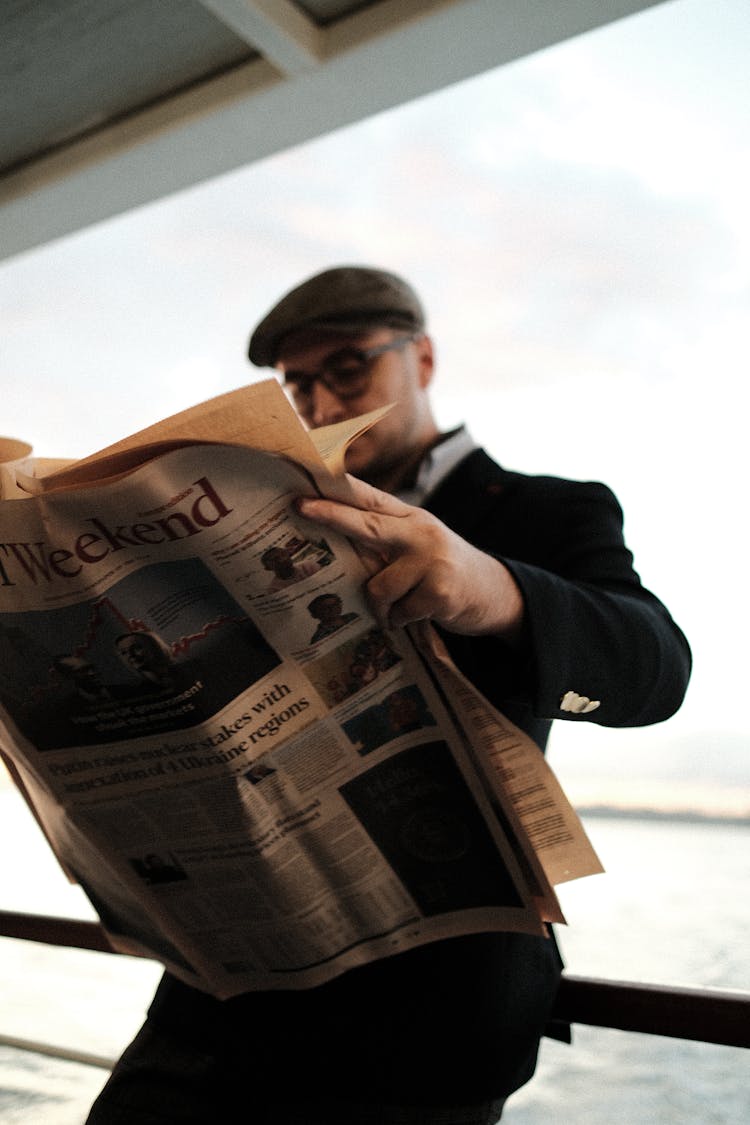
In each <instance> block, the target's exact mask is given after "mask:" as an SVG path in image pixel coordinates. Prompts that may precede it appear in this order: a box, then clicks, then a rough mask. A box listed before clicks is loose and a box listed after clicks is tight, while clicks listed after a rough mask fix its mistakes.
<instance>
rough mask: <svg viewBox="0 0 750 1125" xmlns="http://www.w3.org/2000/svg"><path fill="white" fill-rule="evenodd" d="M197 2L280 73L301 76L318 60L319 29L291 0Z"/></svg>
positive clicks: (321, 52)
mask: <svg viewBox="0 0 750 1125" xmlns="http://www.w3.org/2000/svg"><path fill="white" fill-rule="evenodd" d="M200 3H201V4H202V5H203V7H204V8H208V10H209V11H210V12H211V13H212V14H213V15H215V16H216V18H217V19H219V20H220V21H221V22H222V23H223V24H224V25H225V26H226V27H228V28H230V29H231V30H232V31H233V32H234V33H235V34H236V35H239V37H240V39H244V41H245V42H246V43H247V44H248V45H249V46H250V47H252V48H253V49H254V50H256V51H258V53H259V54H261V55H263V57H264V58H265V59H267V61H268V62H270V63H272V64H273V66H275V67H276V68H277V70H280V71H281V73H282V74H287V75H294V74H303V73H304V72H305V71H307V70H310V69H311V68H313V67H315V66H318V65H319V64H320V62H321V61H322V58H323V33H322V31H321V28H319V27H318V26H317V24H315V23H313V21H312V20H311V19H309V18H308V16H306V15H305V13H304V12H303V11H301V9H300V8H298V7H297V5H296V4H293V3H291V0H200Z"/></svg>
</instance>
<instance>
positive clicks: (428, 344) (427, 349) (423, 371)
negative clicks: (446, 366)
mask: <svg viewBox="0 0 750 1125" xmlns="http://www.w3.org/2000/svg"><path fill="white" fill-rule="evenodd" d="M414 345H415V347H416V349H417V360H418V362H419V386H420V387H421V389H422V390H423V391H424V390H426V388H427V387H429V385H430V383H431V382H432V376H433V375H434V374H435V349H434V346H433V343H432V340H431V338H430V337H429V336H420V337H419V339H417V340H415V341H414Z"/></svg>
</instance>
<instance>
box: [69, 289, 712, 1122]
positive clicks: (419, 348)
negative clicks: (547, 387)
mask: <svg viewBox="0 0 750 1125" xmlns="http://www.w3.org/2000/svg"><path fill="white" fill-rule="evenodd" d="M249 355H250V358H251V360H252V361H253V362H254V363H255V364H257V365H259V366H275V367H276V368H277V369H278V371H279V372H280V373H281V375H282V377H283V379H284V382H285V384H286V386H287V387H288V388H289V391H290V393H291V395H292V398H293V400H294V402H295V404H296V406H297V409H298V411H299V413H300V415H301V416H302V418H303V419H304V420H305V422H306V423H307V424H308V425H309V426H311V427H317V426H323V425H327V424H330V423H333V422H336V421H340V420H342V419H345V418H349V417H353V416H355V415H358V414H362V413H364V412H366V411H369V410H371V409H374V408H375V407H378V406H382V405H384V404H386V403H393V404H394V406H393V409H392V410H391V412H390V413H389V414H388V415H386V417H385V418H384V419H383V420H382V421H380V422H379V423H378V424H377V425H376V426H374V427H373V428H372V429H371V430H369V431H368V432H367V433H366V434H364V435H363V436H362V437H361V438H359V439H358V440H357V441H356V442H355V443H354V445H353V446H352V447H351V449H350V451H349V453H348V457H347V468H348V470H349V472H350V473H352V474H353V475H354V476H355V477H356V478H358V479H356V480H354V481H353V487H354V496H355V506H348V505H343V504H340V503H337V502H333V501H328V500H322V499H314V500H313V499H305V500H300V501H299V502H298V506H299V511H300V512H301V513H302V514H303V515H304V516H306V517H308V518H310V519H312V520H316V521H317V522H318V523H320V524H321V525H322V526H324V527H326V528H329V529H333V530H334V531H337V532H343V533H344V534H346V535H348V536H350V537H351V538H352V539H353V540H355V541H356V542H357V543H358V544H359V545H360V547H361V548H362V549H363V550H364V551H367V552H369V553H371V554H372V555H373V556H374V557H375V558H376V559H377V561H378V564H379V569H378V570H377V572H376V573H375V574H374V576H373V577H372V578H370V580H369V581H368V584H367V594H368V596H369V599H370V602H371V605H372V608H373V611H374V613H375V616H376V617H377V619H378V621H379V623H380V624H381V625H382V626H387V627H389V628H392V627H398V626H400V625H404V624H407V623H409V622H414V621H418V620H422V619H429V620H431V621H432V622H433V623H434V625H435V626H436V627H437V628H438V630H439V631H440V633H441V634H442V636H443V639H444V640H445V642H446V644H447V646H448V648H449V650H450V652H451V654H452V656H453V658H454V660H455V661H456V663H457V664H458V666H459V667H460V668H461V670H462V671H463V672H464V674H465V675H467V676H468V677H469V679H471V680H472V682H473V683H474V684H475V685H476V686H477V687H478V688H479V689H480V690H481V691H482V692H483V693H484V694H485V695H486V697H487V698H488V699H489V700H490V701H491V702H492V703H493V704H494V705H495V706H496V707H497V708H498V709H499V710H500V711H502V712H503V713H504V714H505V715H507V717H508V718H509V719H511V720H512V721H513V722H515V723H516V724H517V725H518V726H520V727H521V728H522V729H524V730H525V731H526V732H527V733H528V734H529V735H530V736H531V737H532V738H534V739H535V741H536V742H537V743H538V744H539V745H540V746H541V747H542V748H543V747H544V745H545V743H546V739H547V735H548V732H549V727H550V723H551V720H553V719H555V718H563V719H568V720H572V721H574V722H581V721H584V722H585V721H595V722H600V723H602V724H603V725H605V726H634V725H643V724H648V723H655V722H659V721H662V720H664V719H666V718H668V717H669V715H671V714H672V713H673V712H674V711H675V710H676V709H677V708H678V707H679V706H680V703H681V701H682V698H683V695H684V691H685V688H686V685H687V680H688V676H689V671H690V653H689V649H688V645H687V642H686V640H685V638H684V637H683V635H682V633H681V632H680V630H679V629H678V627H677V626H676V625H675V624H674V622H673V621H672V619H671V617H670V616H669V614H668V612H667V610H666V609H665V608H664V606H663V605H662V604H661V603H660V602H659V601H658V600H657V599H656V598H655V597H654V595H653V594H651V593H649V592H648V591H647V590H645V589H644V588H643V587H642V586H641V584H640V581H639V578H638V576H637V574H636V573H635V571H634V570H633V567H632V556H631V554H630V552H629V551H628V549H627V548H626V546H625V544H624V542H623V539H622V513H621V511H620V508H619V505H618V504H617V501H616V500H615V498H614V496H613V495H612V493H611V492H610V491H609V490H608V489H607V488H605V487H604V486H603V485H599V484H578V483H573V482H569V481H564V480H559V479H555V478H549V477H527V476H524V475H521V474H518V473H513V472H508V471H506V470H504V469H502V468H500V467H499V466H498V465H496V464H495V463H494V462H493V461H491V460H490V458H489V457H488V456H487V454H486V453H484V451H482V450H481V449H478V448H476V447H475V446H474V445H473V443H472V441H471V438H470V437H469V435H468V433H467V432H466V431H465V430H463V429H460V430H458V431H456V432H454V433H451V434H441V433H440V432H439V430H438V427H437V425H436V423H435V419H434V415H433V412H432V409H431V406H430V399H429V388H430V384H431V381H432V378H433V372H434V355H433V349H432V344H431V341H430V338H429V336H428V335H427V334H426V324H425V316H424V311H423V309H422V305H421V303H420V301H419V298H418V297H417V295H416V294H415V293H414V291H413V290H412V288H411V287H410V286H409V285H408V284H407V283H406V282H404V281H403V280H402V279H401V278H398V277H396V276H394V275H393V274H390V273H387V272H384V271H381V270H374V269H369V268H361V267H341V268H336V269H333V270H327V271H325V272H324V273H322V274H319V275H317V276H315V277H313V278H311V279H309V280H308V281H306V282H304V283H303V284H302V285H300V286H298V287H296V288H295V289H293V290H292V291H291V292H290V293H289V294H287V295H286V296H285V297H283V298H282V300H281V301H280V302H279V303H278V304H277V305H275V306H274V308H273V309H272V310H271V311H270V312H269V314H268V315H267V316H266V317H265V318H264V319H263V321H262V322H261V323H260V324H259V325H258V327H257V328H256V330H255V332H254V333H253V335H252V338H251V341H250V351H249ZM559 973H560V961H559V957H558V954H557V951H556V947H555V944H554V942H553V941H551V940H548V939H544V938H538V937H534V936H530V935H526V934H477V935H473V936H469V937H460V938H454V939H450V940H445V941H438V942H433V943H431V944H428V945H426V946H423V947H422V948H420V949H417V950H412V951H410V952H408V953H404V954H399V955H397V956H394V957H390V958H385V959H383V960H381V961H378V962H377V963H375V964H373V965H369V966H366V967H364V968H360V969H356V970H353V971H350V972H348V973H344V974H343V975H341V976H340V977H338V978H336V979H335V980H333V981H332V982H330V983H328V984H326V985H324V986H322V987H319V988H314V989H308V990H303V991H298V992H275V993H255V994H251V995H248V996H242V997H238V998H236V999H234V1000H230V1001H227V1002H225V1003H223V1004H222V1003H219V1002H217V1001H215V1000H212V999H211V998H210V997H207V996H204V995H202V994H200V993H197V992H195V991H194V990H191V989H189V988H187V987H186V986H185V985H183V984H181V983H180V982H178V981H175V980H173V979H172V978H170V977H169V976H168V975H165V977H164V979H163V981H162V984H161V985H160V988H159V991H158V993H157V996H156V998H155V1001H154V1004H153V1005H152V1008H151V1014H150V1018H149V1021H148V1023H147V1025H146V1027H145V1029H144V1030H143V1031H142V1032H141V1034H140V1036H139V1038H138V1039H137V1040H136V1042H135V1044H134V1045H133V1047H132V1048H131V1049H130V1052H129V1054H128V1055H126V1060H125V1065H123V1064H121V1065H120V1067H119V1068H118V1069H117V1070H116V1072H115V1075H114V1078H113V1080H112V1083H111V1085H110V1088H109V1091H108V1092H107V1091H105V1094H104V1096H103V1098H102V1101H101V1103H100V1105H101V1109H100V1111H98V1112H97V1111H96V1110H95V1112H94V1113H93V1114H92V1117H91V1119H90V1121H91V1125H101V1123H107V1125H113V1123H115V1122H123V1123H124V1122H127V1123H128V1125H133V1123H136V1122H139V1121H143V1122H145V1121H149V1122H161V1121H164V1122H170V1123H171V1122H175V1123H176V1122H193V1123H197V1122H200V1121H204V1120H205V1121H207V1122H208V1121H222V1122H224V1121H227V1122H234V1121H237V1122H240V1121H241V1122H245V1121H247V1122H248V1123H250V1122H252V1123H253V1125H258V1123H261V1122H268V1123H270V1122H275V1123H284V1125H292V1123H296V1125H302V1123H304V1125H323V1123H324V1122H325V1123H326V1125H333V1123H334V1122H338V1123H341V1125H343V1123H346V1125H368V1123H372V1125H375V1123H379V1125H397V1123H398V1125H402V1123H403V1125H406V1123H411V1125H415V1123H419V1125H458V1123H462V1122H463V1123H474V1125H491V1123H492V1122H495V1121H497V1119H498V1118H499V1116H500V1112H501V1109H502V1104H503V1102H504V1100H505V1099H506V1098H507V1097H508V1095H509V1094H511V1093H512V1092H513V1091H514V1090H516V1089H518V1087H519V1086H521V1085H522V1084H523V1083H524V1082H526V1081H527V1080H528V1079H529V1078H530V1076H531V1075H532V1073H533V1070H534V1067H535V1063H536V1056H537V1049H538V1044H539V1039H540V1036H541V1035H542V1034H543V1033H544V1031H545V1028H546V1027H547V1025H548V1019H549V1015H550V1011H551V1008H552V1003H553V1000H554V997H555V992H556V988H557V983H558V979H559ZM223 1060H225V1061H226V1065H223ZM245 1060H251V1061H252V1066H253V1072H254V1074H255V1075H256V1078H257V1081H256V1083H255V1085H254V1087H253V1089H252V1091H249V1088H248V1087H247V1086H245V1087H244V1089H245V1094H246V1106H247V1108H246V1109H242V1110H241V1111H237V1112H236V1113H233V1112H232V1111H231V1109H230V1108H229V1103H227V1104H226V1105H224V1106H223V1107H221V1108H219V1109H217V1108H216V1099H217V1098H218V1097H220V1096H221V1093H222V1090H224V1089H227V1088H231V1082H230V1076H231V1075H232V1073H233V1071H234V1073H235V1083H234V1088H235V1089H236V1088H237V1082H236V1072H237V1070H238V1068H239V1073H240V1074H242V1069H241V1062H244V1061H245ZM228 1082H230V1085H229V1086H227V1083H228ZM118 1106H119V1110H118V1109H117V1108H116V1107H118ZM211 1106H213V1110H214V1111H213V1116H212V1115H211V1113H210V1112H209V1109H210V1107H211ZM113 1107H115V1108H113ZM149 1110H150V1114H149V1112H148V1111H149ZM118 1112H119V1114H120V1116H118ZM222 1113H224V1116H222ZM201 1114H204V1115H205V1116H201Z"/></svg>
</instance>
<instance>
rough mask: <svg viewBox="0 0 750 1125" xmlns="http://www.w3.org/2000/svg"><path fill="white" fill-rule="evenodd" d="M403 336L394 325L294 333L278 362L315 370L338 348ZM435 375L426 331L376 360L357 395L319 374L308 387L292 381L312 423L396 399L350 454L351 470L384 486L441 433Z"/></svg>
mask: <svg viewBox="0 0 750 1125" xmlns="http://www.w3.org/2000/svg"><path fill="white" fill-rule="evenodd" d="M404 336H405V334H404V333H400V332H398V331H395V330H394V329H392V328H375V329H373V330H371V331H370V332H366V333H363V334H362V335H361V336H356V337H352V336H351V335H345V336H339V337H336V336H332V335H327V336H325V337H323V338H319V339H317V340H316V339H314V338H313V339H310V338H308V339H301V338H300V339H299V342H295V339H294V337H293V336H292V337H290V338H289V339H288V340H287V341H285V342H284V343H283V344H282V348H281V352H280V355H279V362H278V364H277V367H278V368H279V370H280V371H282V372H283V373H287V372H290V373H293V372H302V373H304V374H306V375H314V374H316V373H317V372H319V371H320V370H321V366H322V365H324V364H325V363H326V362H328V361H330V360H331V358H332V357H335V356H336V355H337V354H338V353H342V352H345V351H348V350H349V349H352V348H354V349H360V350H362V351H366V350H367V349H369V348H374V347H377V346H379V345H381V344H385V343H388V342H389V341H399V340H402V339H403V337H404ZM431 378H432V345H431V343H430V340H429V338H428V337H427V336H419V337H417V338H416V339H415V340H411V341H409V342H408V343H406V344H405V346H403V347H400V348H398V349H393V350H389V351H385V352H383V353H382V354H381V355H379V356H377V357H376V358H375V359H373V360H371V361H370V363H369V364H368V379H367V380H366V381H365V385H364V389H363V390H362V392H361V393H358V394H357V395H356V396H354V397H340V396H339V395H337V394H336V393H335V392H334V391H333V390H331V389H330V388H329V387H326V386H325V384H324V383H323V382H322V381H321V380H320V379H315V380H314V381H312V382H310V381H309V380H308V382H309V383H310V385H309V389H308V390H307V391H306V393H300V392H299V391H297V392H295V390H294V387H293V386H292V387H291V390H292V398H293V401H294V404H295V407H296V409H297V412H298V413H299V415H300V417H301V418H302V419H303V421H304V422H305V423H306V424H307V425H308V426H309V427H310V428H311V429H317V428H318V427H319V426H328V425H331V424H332V423H334V422H342V421H344V420H346V419H349V418H355V417H357V416H358V415H360V414H366V413H367V412H368V411H370V410H376V409H377V408H378V407H381V406H386V405H388V404H391V403H393V404H394V405H393V408H392V409H391V411H390V413H388V414H387V415H386V416H385V417H384V418H383V419H382V420H381V421H379V422H378V423H377V424H376V425H375V426H373V427H372V428H371V429H370V430H368V431H367V433H366V434H363V435H362V436H361V437H359V438H357V440H356V441H355V442H353V443H352V445H351V446H350V448H349V450H348V451H347V457H346V468H347V471H348V472H350V473H353V474H354V475H355V476H359V477H362V478H363V479H365V480H370V481H372V483H374V484H380V485H381V487H385V485H384V484H383V480H384V479H385V480H386V481H387V480H388V477H389V475H390V474H391V473H392V472H394V471H396V470H397V469H398V466H399V465H400V464H402V463H404V462H407V461H408V460H409V459H410V458H412V457H414V456H415V454H418V453H419V452H420V451H421V449H422V448H424V446H426V445H427V444H429V442H430V441H431V440H432V439H433V437H434V436H436V433H437V431H436V427H435V423H434V421H433V418H432V413H431V409H430V405H429V400H428V397H427V387H428V386H429V383H430V380H431Z"/></svg>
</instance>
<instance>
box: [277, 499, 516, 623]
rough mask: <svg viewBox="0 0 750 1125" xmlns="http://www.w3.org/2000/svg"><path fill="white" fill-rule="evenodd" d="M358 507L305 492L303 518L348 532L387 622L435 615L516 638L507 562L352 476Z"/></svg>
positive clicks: (375, 602)
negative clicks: (372, 565)
mask: <svg viewBox="0 0 750 1125" xmlns="http://www.w3.org/2000/svg"><path fill="white" fill-rule="evenodd" d="M349 481H350V483H351V486H352V489H353V497H354V502H355V503H356V505H357V506H356V507H352V506H350V505H349V504H342V503H339V502H338V501H335V500H318V499H309V498H304V499H300V500H298V501H297V510H298V511H299V512H300V514H301V515H302V516H305V517H306V518H307V519H310V520H314V521H315V522H316V523H320V524H322V525H323V526H324V527H328V528H331V530H333V531H337V532H339V533H340V534H341V535H346V536H347V537H348V538H349V539H351V540H353V541H354V542H355V543H356V544H357V546H358V547H359V548H360V549H362V550H363V551H364V553H366V554H367V555H369V556H372V557H373V559H374V560H375V562H376V564H377V565H378V567H379V569H378V571H377V573H376V574H375V575H374V576H373V577H372V578H370V580H369V581H368V583H367V592H368V596H369V599H370V602H371V605H372V610H373V613H374V615H375V617H376V618H377V620H378V621H379V622H380V624H381V625H383V626H384V627H385V628H393V627H396V626H399V625H409V624H411V623H412V622H415V621H424V620H429V621H434V622H435V623H436V624H438V625H442V626H443V627H444V628H445V629H447V630H449V631H450V632H453V633H467V634H471V635H479V634H497V635H499V636H503V637H504V638H505V639H507V640H508V641H511V642H512V641H514V640H515V639H516V638H517V637H518V634H519V633H520V629H521V624H522V621H523V614H524V604H523V598H522V596H521V591H520V590H519V588H518V586H517V584H516V581H515V579H514V578H513V576H512V575H511V573H510V571H509V570H508V569H507V567H505V566H503V564H502V563H501V562H498V560H497V559H493V558H492V557H491V556H490V555H486V554H485V553H484V552H483V551H480V550H478V549H477V548H476V547H472V545H471V544H470V543H467V542H466V540H465V539H462V538H461V537H460V536H459V535H456V534H455V532H453V531H451V530H450V528H448V527H446V526H445V524H444V523H441V522H440V520H439V519H437V518H436V517H435V516H433V515H431V514H430V513H429V512H426V511H424V510H423V509H422V508H414V507H412V506H411V505H410V504H404V503H403V502H402V501H401V500H397V499H396V497H395V496H391V495H390V494H389V493H387V492H381V491H380V490H379V489H377V488H373V487H372V485H369V484H366V483H365V482H364V481H361V480H357V479H356V478H354V477H349Z"/></svg>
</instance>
